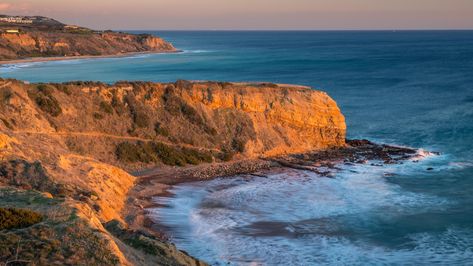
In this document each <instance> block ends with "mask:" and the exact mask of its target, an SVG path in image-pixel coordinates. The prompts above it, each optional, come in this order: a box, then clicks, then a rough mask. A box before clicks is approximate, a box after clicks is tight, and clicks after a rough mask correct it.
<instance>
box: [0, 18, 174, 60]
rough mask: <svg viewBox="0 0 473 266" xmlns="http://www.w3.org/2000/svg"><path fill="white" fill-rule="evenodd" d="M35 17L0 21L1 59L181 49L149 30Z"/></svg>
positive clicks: (93, 55)
mask: <svg viewBox="0 0 473 266" xmlns="http://www.w3.org/2000/svg"><path fill="white" fill-rule="evenodd" d="M34 18H36V17H33V18H28V19H32V23H31V24H25V23H12V22H3V21H0V63H9V62H15V61H17V60H23V61H25V60H28V61H41V60H43V61H44V60H60V59H73V58H84V57H108V56H123V55H129V54H132V53H167V52H177V51H178V50H177V49H176V48H174V46H173V45H172V44H170V43H169V42H166V41H165V40H163V39H161V38H159V37H155V36H152V35H150V34H129V33H123V32H114V31H95V30H91V29H88V28H84V27H79V26H71V25H65V24H63V23H60V22H58V21H55V20H52V19H49V18H44V17H38V19H34ZM0 19H1V18H0Z"/></svg>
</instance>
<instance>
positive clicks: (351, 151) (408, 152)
mask: <svg viewBox="0 0 473 266" xmlns="http://www.w3.org/2000/svg"><path fill="white" fill-rule="evenodd" d="M434 154H435V153H434ZM417 155H418V150H417V149H414V148H407V147H399V146H390V145H383V144H375V143H372V142H370V141H367V140H351V141H348V142H347V146H346V147H343V148H334V149H329V150H322V151H314V152H309V153H305V154H292V155H284V156H278V157H271V158H256V159H246V160H239V161H231V162H222V163H210V164H204V165H197V166H189V167H182V168H177V167H158V168H154V169H148V170H144V171H139V172H135V176H137V178H138V181H137V183H136V185H135V186H134V187H133V189H132V190H131V191H130V192H129V194H128V197H127V199H128V200H127V206H126V208H125V209H124V217H126V219H125V220H126V221H127V223H128V225H129V227H130V229H133V230H141V231H145V232H147V233H149V234H151V235H154V236H156V237H158V238H160V239H161V240H163V241H167V242H171V239H170V238H169V237H168V235H167V233H166V228H165V226H163V225H162V224H160V222H159V221H156V220H153V219H152V218H151V217H150V215H149V214H150V212H149V209H151V208H159V207H163V206H160V205H159V204H158V203H156V202H155V201H154V200H153V199H154V198H155V197H162V196H172V193H171V192H170V191H169V189H170V188H172V187H173V186H175V185H179V184H183V183H189V182H198V181H210V180H213V179H216V178H228V177H234V176H238V175H248V176H255V177H265V176H267V175H271V174H274V173H280V172H282V171H285V170H299V171H310V172H313V173H316V174H318V175H319V177H320V178H333V176H332V173H333V172H335V171H337V170H339V168H338V167H337V165H340V164H347V165H354V164H367V163H370V161H376V160H378V161H379V160H381V161H383V163H384V164H385V165H388V164H401V163H402V162H403V161H406V160H410V159H413V158H415V157H416V156H417ZM414 162H416V161H414ZM372 164H373V163H372Z"/></svg>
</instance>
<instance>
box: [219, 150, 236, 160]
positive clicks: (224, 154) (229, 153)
mask: <svg viewBox="0 0 473 266" xmlns="http://www.w3.org/2000/svg"><path fill="white" fill-rule="evenodd" d="M233 156H235V153H234V152H233V151H231V150H223V152H222V154H221V157H220V159H221V160H222V161H224V162H229V161H231V160H232V159H233Z"/></svg>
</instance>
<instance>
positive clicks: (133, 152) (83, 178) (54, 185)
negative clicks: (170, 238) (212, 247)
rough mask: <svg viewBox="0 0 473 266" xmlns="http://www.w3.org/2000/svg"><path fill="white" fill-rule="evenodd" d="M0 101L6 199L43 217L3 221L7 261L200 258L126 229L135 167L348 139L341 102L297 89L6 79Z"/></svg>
mask: <svg viewBox="0 0 473 266" xmlns="http://www.w3.org/2000/svg"><path fill="white" fill-rule="evenodd" d="M0 110H1V112H0V198H1V200H0V202H1V203H0V207H2V206H3V207H21V208H26V209H34V210H36V211H38V212H40V213H41V214H42V215H43V216H44V217H45V218H44V220H43V222H41V223H39V224H37V225H34V226H32V227H29V228H27V229H21V230H17V231H8V230H7V231H2V230H0V234H3V235H2V237H0V239H2V240H1V241H4V243H0V246H2V247H6V248H0V261H2V260H5V261H7V260H8V259H11V258H14V257H18V255H20V257H23V258H25V259H26V260H31V261H38V262H39V263H38V264H39V265H43V264H44V265H46V264H48V263H49V264H52V262H68V263H70V264H74V263H77V260H78V259H79V257H82V258H84V260H86V262H84V261H81V263H86V264H87V263H89V264H90V263H91V264H94V263H95V264H101V265H109V264H124V265H150V264H162V265H204V263H203V262H201V261H198V260H196V259H194V258H192V257H190V256H188V255H186V254H185V253H184V252H181V251H178V250H177V249H176V248H175V247H174V246H173V245H172V244H169V243H166V242H165V241H162V240H160V239H158V238H156V237H154V236H150V235H148V234H146V233H144V232H136V231H134V230H131V229H129V228H127V224H126V221H127V217H124V214H125V212H124V208H125V206H126V204H127V196H128V195H129V192H130V190H131V189H132V188H133V187H134V186H135V184H136V182H137V177H135V176H132V175H130V174H129V173H128V172H127V171H131V170H138V169H144V168H150V167H159V166H165V165H169V166H178V167H181V166H185V165H195V164H201V163H204V164H205V163H218V162H224V161H229V160H239V159H248V158H258V157H270V156H276V155H282V154H291V153H303V152H309V151H314V150H323V149H328V148H333V147H343V146H344V145H345V130H346V126H345V121H344V117H343V115H342V113H341V112H340V110H339V108H338V107H337V104H336V103H335V101H333V100H332V99H331V98H330V97H329V96H328V95H327V94H326V93H324V92H320V91H316V90H313V89H311V88H308V87H301V86H291V85H277V84H270V83H257V84H250V83H221V82H189V81H177V82H175V83H151V82H118V83H116V84H112V85H109V84H104V83H97V82H71V83H62V84H53V83H50V84H25V83H23V82H21V81H16V80H0ZM125 170H126V171H125ZM18 202H21V204H19V203H18ZM64 228H66V229H64ZM64 230H66V232H69V231H70V232H69V234H64V232H65V231H64ZM68 230H69V231H68ZM26 232H27V233H26ZM45 236H47V237H48V238H49V239H51V241H49V242H48V244H47V245H46V244H45V245H43V246H36V247H35V249H37V252H35V253H31V250H29V251H28V247H25V248H23V249H20V252H23V253H21V254H16V253H18V249H17V248H16V246H15V245H17V244H18V243H22V242H21V241H23V240H25V239H29V240H28V241H32V242H31V243H36V242H34V241H37V242H38V243H40V242H41V241H44V240H41V239H42V238H44V237H45ZM71 236H73V237H71ZM4 239H5V240H4ZM54 241H57V242H54ZM81 241H82V242H84V241H85V242H91V243H92V244H91V245H90V246H88V245H82V246H81V245H80V243H82V242H81ZM23 243H25V242H24V241H23ZM28 243H30V242H28ZM58 243H61V245H62V246H66V247H67V248H60V247H56V245H58ZM93 243H95V244H93ZM28 245H29V244H28ZM38 245H39V244H38ZM61 245H60V246H61ZM76 246H80V248H76ZM9 247H11V248H9ZM97 247H99V248H97ZM51 250H52V251H51ZM109 253H110V254H111V255H106V254H109Z"/></svg>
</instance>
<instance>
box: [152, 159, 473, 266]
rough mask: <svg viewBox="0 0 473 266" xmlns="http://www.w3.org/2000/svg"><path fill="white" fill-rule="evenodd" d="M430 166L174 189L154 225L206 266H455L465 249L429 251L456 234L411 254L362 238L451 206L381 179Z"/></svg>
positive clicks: (425, 240)
mask: <svg viewBox="0 0 473 266" xmlns="http://www.w3.org/2000/svg"><path fill="white" fill-rule="evenodd" d="M424 157H425V158H437V159H438V158H439V157H438V156H431V155H427V156H424ZM430 163H432V162H429V161H428V160H427V159H426V160H425V161H420V162H418V163H414V162H407V163H405V164H404V165H390V166H383V167H380V166H372V165H369V164H367V165H355V166H348V165H342V166H340V167H341V170H339V171H338V172H337V173H336V178H335V179H329V178H323V177H320V176H317V175H316V174H313V173H310V172H304V171H288V172H287V173H280V174H276V175H272V176H270V177H268V178H263V177H254V178H247V177H236V178H231V179H218V180H213V181H209V182H199V183H193V184H186V185H180V186H177V187H175V188H174V189H173V191H172V192H173V193H174V194H175V195H176V196H175V197H173V198H159V199H157V201H158V202H160V203H163V204H166V205H168V206H170V208H165V209H161V210H158V211H156V217H157V218H158V219H159V220H160V222H162V223H164V224H165V225H168V226H170V227H171V228H173V230H172V231H173V234H174V235H175V242H176V244H177V245H178V247H179V248H182V249H184V250H186V251H189V252H190V253H191V254H192V255H194V256H197V257H199V258H202V259H204V260H206V261H208V262H210V263H211V264H213V265H223V264H225V265H226V263H230V264H234V265H281V264H285V265H313V264H314V263H318V264H326V265H334V264H336V265H366V264H368V265H369V264H371V265H379V264H404V263H406V262H417V263H420V264H422V263H424V262H425V263H435V262H436V261H438V260H440V259H441V257H442V256H444V258H446V259H448V260H450V261H456V262H462V261H463V260H464V259H465V257H467V256H469V255H471V252H472V251H471V249H470V250H467V249H462V247H456V246H455V245H452V246H450V247H449V246H448V245H438V246H435V245H434V244H435V241H437V240H436V239H439V238H442V237H443V236H442V234H447V235H451V237H461V235H459V233H457V232H456V231H451V232H450V231H449V232H439V234H440V236H436V235H431V234H413V235H409V238H411V241H410V242H411V243H412V246H411V247H389V246H384V245H379V244H376V243H375V242H376V237H375V236H376V234H375V233H372V234H374V236H370V234H365V233H364V231H366V230H375V229H372V228H376V227H377V226H380V224H381V225H382V224H386V223H388V224H389V223H392V222H393V221H396V219H400V218H399V217H405V216H406V217H409V216H410V215H416V214H418V213H419V210H422V212H428V211H436V210H442V209H445V208H448V206H450V205H451V204H452V202H450V201H448V200H446V199H445V198H441V197H438V196H433V195H427V194H421V193H415V192H411V191H408V190H406V189H404V188H403V187H401V186H399V185H396V184H394V183H392V182H388V181H387V180H386V179H385V177H384V176H386V175H394V176H395V175H397V174H399V172H400V169H403V172H402V173H403V174H406V173H408V172H410V171H412V172H415V171H419V170H420V169H422V171H425V167H426V165H429V164H430ZM401 221H402V220H401ZM470 240H471V238H469V239H468V238H465V239H463V241H466V242H468V241H470ZM470 244H471V243H470Z"/></svg>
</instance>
